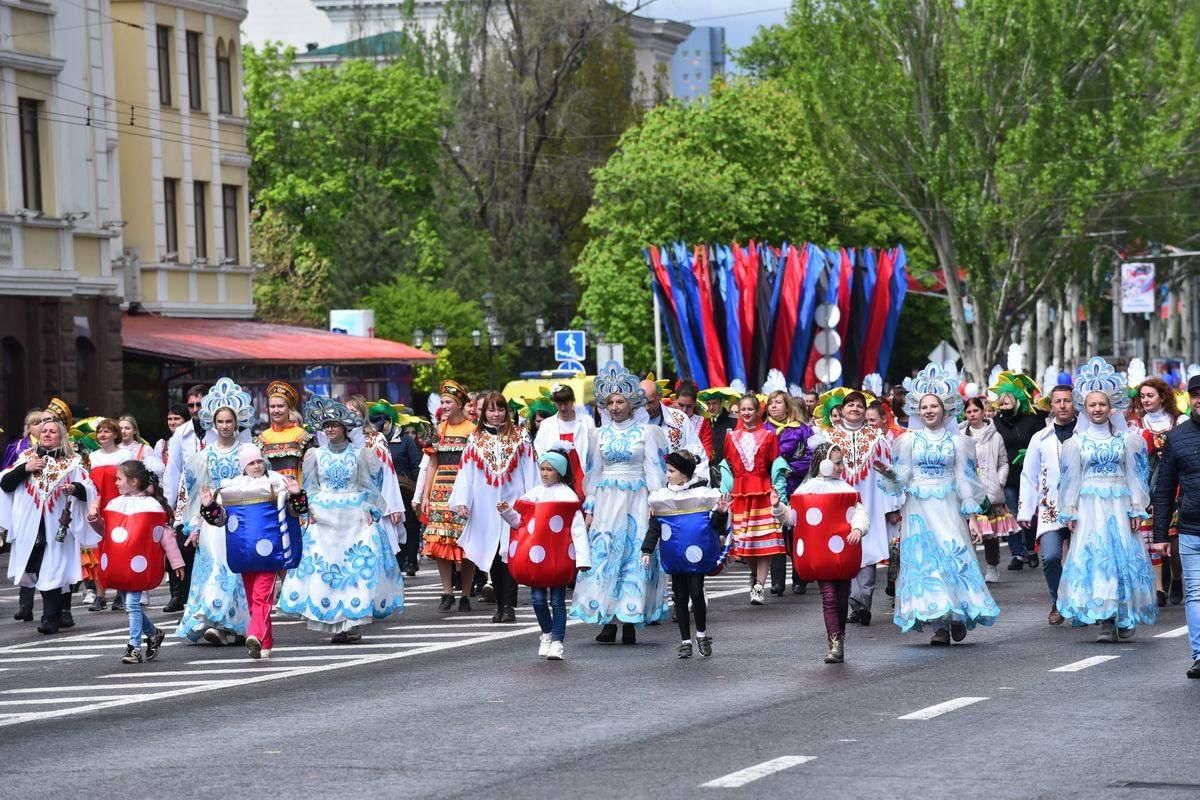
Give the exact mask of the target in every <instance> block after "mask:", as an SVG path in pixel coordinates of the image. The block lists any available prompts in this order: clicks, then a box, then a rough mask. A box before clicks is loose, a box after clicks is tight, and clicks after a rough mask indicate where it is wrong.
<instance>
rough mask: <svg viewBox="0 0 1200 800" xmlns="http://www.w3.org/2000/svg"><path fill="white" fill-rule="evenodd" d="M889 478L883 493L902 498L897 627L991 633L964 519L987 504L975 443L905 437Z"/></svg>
mask: <svg viewBox="0 0 1200 800" xmlns="http://www.w3.org/2000/svg"><path fill="white" fill-rule="evenodd" d="M892 470H893V477H892V478H891V479H890V480H889V479H886V478H881V479H880V483H881V485H882V486H883V487H884V488H885V489H886V490H887V491H889V492H891V493H893V494H904V495H905V501H904V509H903V514H904V527H903V530H902V533H901V538H900V575H899V577H898V579H897V581H896V611H895V614H894V617H893V620H894V621H895V623H896V625H897V626H899V628H900V630H901V631H910V630H918V631H919V630H922V628H923V627H924V626H925V625H926V624H932V625H934V626H935V627H945V626H947V625H949V624H950V623H954V622H959V623H962V624H964V625H966V626H967V628H968V629H970V628H974V627H975V626H976V625H991V624H992V623H993V622H995V621H996V618H997V617H998V616H1000V607H999V606H998V605H996V601H995V600H993V599H992V596H991V593H989V592H988V589H987V584H985V583H984V582H983V573H982V572H980V570H979V560H978V558H977V557H976V555H975V547H974V546H973V545H972V543H971V537H970V534H969V532H968V530H967V524H966V520H965V518H964V517H963V514H973V513H978V512H979V509H980V503H981V502H982V499H983V497H984V490H983V485H982V484H981V483H980V482H979V476H978V473H977V471H976V464H975V444H974V442H973V441H972V440H971V439H970V438H968V437H965V436H960V435H958V434H955V433H951V432H949V431H947V430H940V431H929V430H914V431H909V432H908V433H906V434H905V435H903V436H901V437H900V438H899V439H897V441H896V446H895V448H894V459H893V463H892Z"/></svg>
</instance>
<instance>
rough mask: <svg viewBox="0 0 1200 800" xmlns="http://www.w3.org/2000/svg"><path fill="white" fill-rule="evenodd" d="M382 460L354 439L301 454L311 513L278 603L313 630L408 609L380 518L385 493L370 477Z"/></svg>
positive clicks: (334, 629)
mask: <svg viewBox="0 0 1200 800" xmlns="http://www.w3.org/2000/svg"><path fill="white" fill-rule="evenodd" d="M380 467H381V465H380V463H379V461H378V459H377V458H376V456H375V453H374V450H373V449H370V448H361V449H360V448H355V447H353V446H352V445H351V444H350V443H349V442H345V443H343V444H342V445H340V446H338V445H330V446H328V447H318V448H313V449H311V450H309V451H308V452H307V453H306V454H305V456H304V466H303V471H304V491H305V493H307V495H308V507H309V510H310V511H311V516H310V517H309V519H308V524H307V525H306V526H305V527H304V552H303V556H302V557H301V560H300V565H299V566H298V567H296V568H295V569H293V570H291V571H290V572H288V574H287V578H286V579H285V580H284V582H283V591H282V592H281V593H280V596H279V608H280V610H281V611H284V612H286V613H288V614H298V615H300V616H302V617H304V619H305V620H306V621H307V625H308V627H309V628H310V629H311V630H316V631H324V632H326V633H342V632H345V631H349V630H350V629H351V628H355V627H358V626H360V625H366V624H368V623H370V622H372V621H373V620H377V619H386V618H387V617H389V616H391V615H392V614H394V613H396V612H398V611H401V610H402V609H403V608H404V578H403V577H402V576H401V573H400V568H399V566H398V565H397V563H396V558H395V551H394V550H393V549H392V543H391V541H390V540H389V539H388V535H387V533H386V532H385V531H384V529H383V526H382V525H380V523H379V519H380V516H381V513H382V512H381V509H380V506H381V504H382V500H381V499H380V496H379V493H378V492H377V491H376V490H375V479H374V477H373V476H374V475H375V474H376V472H377V471H378V470H379V469H380Z"/></svg>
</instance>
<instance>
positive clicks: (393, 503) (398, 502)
mask: <svg viewBox="0 0 1200 800" xmlns="http://www.w3.org/2000/svg"><path fill="white" fill-rule="evenodd" d="M363 446H364V447H366V448H368V449H370V450H371V452H373V453H374V454H375V458H374V460H373V461H372V462H371V464H372V467H371V470H372V471H371V482H372V483H373V484H374V486H375V493H376V494H377V495H378V496H379V503H380V509H379V511H380V513H382V514H383V516H382V517H381V518H380V520H379V524H380V525H382V526H383V531H384V533H386V534H387V537H388V543H389V544H390V545H391V547H392V554H393V555H394V554H396V553H399V552H400V545H402V544H404V541H405V539H406V538H407V537H408V533H407V531H406V530H405V527H404V514H405V512H404V495H402V494H400V479H399V478H397V477H396V467H395V465H394V464H392V451H391V450H389V449H388V444H387V437H386V436H384V435H383V434H382V433H380V432H379V431H377V430H375V429H374V428H371V427H368V428H367V430H366V431H365V432H364V435H363ZM392 514H399V515H400V522H399V523H393V522H392V520H391V519H390V517H391V515H392Z"/></svg>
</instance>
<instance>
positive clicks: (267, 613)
mask: <svg viewBox="0 0 1200 800" xmlns="http://www.w3.org/2000/svg"><path fill="white" fill-rule="evenodd" d="M242 585H243V586H245V587H246V602H247V604H249V606H250V624H249V625H247V626H246V635H247V636H254V637H257V638H258V640H259V641H260V642H262V646H263V649H264V650H270V649H271V643H272V639H271V607H272V606H273V605H275V573H274V572H243V573H242Z"/></svg>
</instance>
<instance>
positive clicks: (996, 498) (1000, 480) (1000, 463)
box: [962, 420, 1017, 537]
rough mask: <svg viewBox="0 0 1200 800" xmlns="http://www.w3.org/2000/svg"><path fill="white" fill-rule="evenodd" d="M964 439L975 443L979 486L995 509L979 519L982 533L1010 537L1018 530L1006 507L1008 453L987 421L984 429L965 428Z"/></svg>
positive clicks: (993, 425)
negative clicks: (1005, 486) (1005, 488)
mask: <svg viewBox="0 0 1200 800" xmlns="http://www.w3.org/2000/svg"><path fill="white" fill-rule="evenodd" d="M962 435H963V436H967V437H969V438H970V439H971V440H972V441H973V442H975V463H976V465H977V466H978V467H979V482H980V483H982V484H983V491H984V494H985V496H986V497H987V499H988V502H989V503H990V504H991V506H992V510H991V511H990V512H989V513H988V515H987V516H986V517H983V516H981V517H980V518H979V532H980V533H981V534H982V535H983V536H984V537H996V536H1007V535H1008V534H1010V533H1012V532H1013V531H1015V530H1016V529H1017V523H1016V520H1015V519H1014V518H1013V515H1012V512H1013V511H1014V510H1015V509H1010V508H1007V507H1005V499H1004V483H1005V481H1007V480H1008V450H1006V449H1005V447H1004V437H1002V436H1001V435H1000V431H998V430H996V424H995V423H994V422H992V421H991V420H988V422H987V424H986V425H984V426H983V427H982V428H972V427H971V424H970V423H964V424H963V426H962ZM998 509H1002V510H998Z"/></svg>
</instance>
